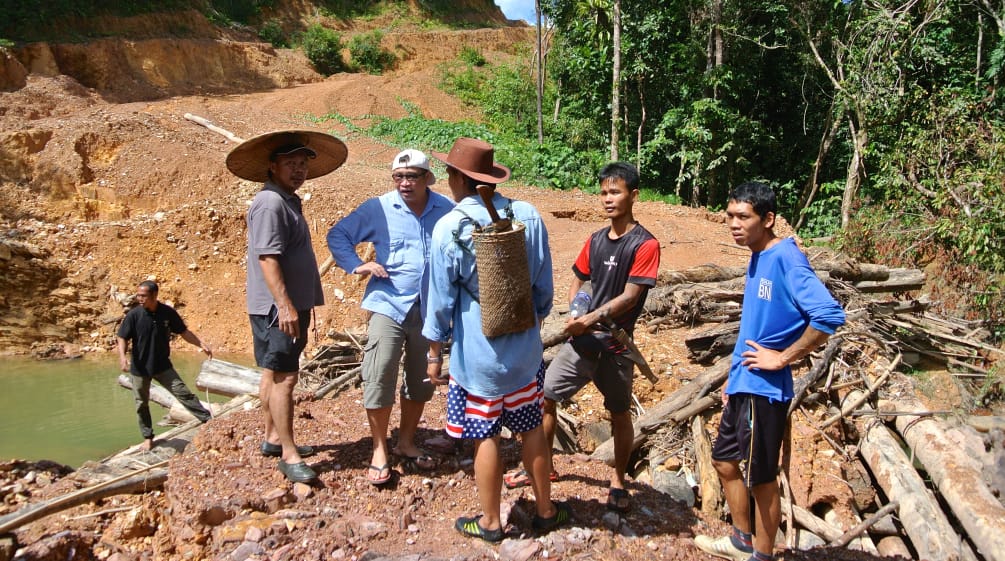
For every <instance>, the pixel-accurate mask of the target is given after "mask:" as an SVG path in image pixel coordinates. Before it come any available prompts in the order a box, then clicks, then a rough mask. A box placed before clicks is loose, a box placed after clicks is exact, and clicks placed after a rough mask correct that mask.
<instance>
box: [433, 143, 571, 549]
mask: <svg viewBox="0 0 1005 561" xmlns="http://www.w3.org/2000/svg"><path fill="white" fill-rule="evenodd" d="M433 156H434V157H435V158H437V159H438V160H440V161H442V162H443V163H444V164H446V165H447V178H448V184H449V186H450V192H451V194H452V195H453V197H454V200H455V201H456V202H457V206H456V207H454V210H452V211H450V212H449V213H447V215H446V216H444V217H443V218H441V219H440V221H439V222H437V223H436V227H435V228H433V238H432V251H431V253H430V263H429V276H430V278H429V291H428V294H427V298H426V319H425V323H424V324H423V329H422V334H423V335H424V336H425V337H426V338H427V339H429V341H430V345H429V365H428V368H427V374H428V375H429V379H430V381H432V382H433V383H434V384H447V383H448V382H449V387H448V389H447V429H446V430H447V434H448V435H450V436H452V437H454V438H470V439H473V440H474V441H475V484H476V486H477V487H478V500H479V502H480V504H481V509H482V514H481V515H477V516H473V517H461V518H458V519H457V522H456V523H455V525H454V527H455V528H456V529H457V530H458V531H459V532H461V533H462V534H464V535H466V536H471V537H475V538H480V539H483V540H485V541H489V542H500V541H502V539H503V537H504V536H505V529H504V527H503V524H502V520H501V516H500V502H501V497H500V493H501V489H502V483H503V481H502V477H503V467H502V462H501V459H500V449H499V434H500V432H501V430H502V427H503V426H506V427H507V428H509V429H510V430H511V431H512V432H514V433H518V434H520V435H521V439H522V441H523V462H524V465H526V466H527V468H528V469H529V470H531V472H532V473H533V474H534V475H535V477H533V488H534V498H535V500H536V508H537V513H536V515H535V516H534V519H533V522H532V525H533V529H534V530H535V531H538V532H544V531H548V530H550V529H552V528H554V527H556V526H558V525H560V524H565V523H567V522H568V521H569V520H570V518H571V511H570V509H569V506H568V505H567V504H565V503H561V502H553V501H552V500H551V482H550V481H549V480H548V470H549V469H550V462H549V450H548V448H547V443H546V441H545V438H544V431H543V430H542V428H541V400H542V393H541V392H542V388H543V384H544V362H543V360H542V353H543V347H542V344H541V331H540V322H541V320H543V319H544V318H545V317H546V316H547V315H548V313H549V312H550V311H551V303H552V297H553V285H552V270H551V252H550V250H549V248H548V232H547V230H545V228H544V220H542V218H541V215H540V214H539V213H538V212H537V210H536V209H535V208H534V207H533V206H531V205H530V204H528V203H525V202H521V201H509V200H507V199H506V198H504V197H502V196H501V195H499V194H498V193H494V194H493V198H492V203H493V205H494V206H495V207H496V208H502V209H503V213H504V214H506V215H507V216H508V218H510V219H511V220H515V221H518V222H520V223H522V224H523V225H524V232H525V236H526V239H525V240H526V249H527V268H528V270H529V274H530V281H531V285H532V286H531V294H532V300H533V307H534V313H535V314H536V316H537V321H536V322H534V323H533V325H532V326H531V327H530V328H529V329H526V330H523V331H519V332H516V333H508V334H504V335H499V336H497V337H492V338H489V337H486V336H485V334H484V333H483V332H482V327H481V315H482V308H481V305H480V304H479V299H478V294H479V284H478V275H477V271H476V261H475V255H474V252H475V248H474V245H473V244H472V238H471V235H472V230H473V227H474V226H473V224H472V221H474V222H478V223H479V224H481V225H482V226H485V225H488V223H489V222H490V215H489V213H488V211H487V209H486V208H485V207H484V206H483V205H482V203H481V202H480V201H479V198H478V194H477V191H476V187H477V186H478V185H480V184H488V185H490V186H492V187H494V186H495V184H497V183H501V182H503V181H506V180H507V179H509V176H510V170H509V169H508V168H506V167H505V166H502V165H499V164H497V163H495V161H494V158H495V156H494V149H493V147H492V145H491V144H488V143H487V142H483V141H481V140H477V139H474V138H458V139H457V140H456V141H455V142H454V145H453V147H452V148H451V149H450V153H449V154H442V153H437V152H433ZM451 337H452V338H453V341H454V343H453V346H452V347H451V354H450V375H449V376H446V375H445V374H444V373H443V372H442V371H441V367H442V366H443V364H442V360H441V359H440V353H441V352H442V346H443V342H445V341H447V340H448V339H450V338H451Z"/></svg>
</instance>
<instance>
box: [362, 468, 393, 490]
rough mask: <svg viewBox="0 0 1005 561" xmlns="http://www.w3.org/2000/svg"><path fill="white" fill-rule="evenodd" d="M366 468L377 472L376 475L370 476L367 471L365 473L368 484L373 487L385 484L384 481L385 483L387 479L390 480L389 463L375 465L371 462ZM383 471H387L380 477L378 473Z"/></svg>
mask: <svg viewBox="0 0 1005 561" xmlns="http://www.w3.org/2000/svg"><path fill="white" fill-rule="evenodd" d="M368 469H370V470H373V471H375V472H377V477H370V473H369V472H367V474H366V480H367V481H369V482H370V485H373V486H374V487H379V486H381V485H383V484H385V483H387V482H388V481H390V480H391V465H390V464H384V465H382V466H375V465H372V464H371V465H370V467H369V468H368ZM385 471H386V472H387V475H385V476H384V477H381V476H380V474H382V473H384V472H385Z"/></svg>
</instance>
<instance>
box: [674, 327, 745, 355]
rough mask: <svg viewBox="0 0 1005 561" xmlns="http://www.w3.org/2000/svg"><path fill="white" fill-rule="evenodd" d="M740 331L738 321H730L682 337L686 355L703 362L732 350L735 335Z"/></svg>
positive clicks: (734, 344) (734, 343)
mask: <svg viewBox="0 0 1005 561" xmlns="http://www.w3.org/2000/svg"><path fill="white" fill-rule="evenodd" d="M739 332H740V322H738V321H731V322H729V323H724V324H722V325H718V326H716V327H713V328H711V329H706V330H705V331H702V332H700V333H695V334H693V335H689V336H687V337H685V338H684V346H686V347H687V352H688V357H689V358H690V359H691V360H692V361H694V362H698V363H702V364H705V363H707V362H711V361H713V360H715V359H717V358H718V357H720V356H722V355H725V354H728V353H731V352H733V347H735V346H736V336H737V335H738V334H739Z"/></svg>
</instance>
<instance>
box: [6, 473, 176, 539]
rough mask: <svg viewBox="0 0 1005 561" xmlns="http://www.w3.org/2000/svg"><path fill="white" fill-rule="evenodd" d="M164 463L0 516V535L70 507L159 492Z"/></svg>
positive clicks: (165, 475) (163, 479)
mask: <svg viewBox="0 0 1005 561" xmlns="http://www.w3.org/2000/svg"><path fill="white" fill-rule="evenodd" d="M167 476H168V470H167V462H166V461H164V462H160V463H157V464H154V465H152V466H150V467H149V468H147V469H145V470H141V471H139V472H132V473H129V474H127V475H124V476H122V477H119V478H116V479H112V480H110V481H106V482H104V483H99V484H98V485H95V486H93V487H87V488H85V489H80V490H79V491H75V492H73V493H69V494H67V495H60V496H58V497H54V498H52V499H49V500H46V501H42V502H40V503H37V504H33V505H31V506H28V507H25V508H22V509H21V510H18V511H16V512H12V513H10V514H8V515H6V516H2V517H0V534H6V533H8V532H10V531H11V530H14V529H17V528H20V527H21V526H24V525H25V524H28V523H29V522H34V521H35V520H38V519H40V518H44V517H46V516H49V515H50V514H54V513H57V512H61V511H63V510H66V509H68V508H73V507H75V506H78V505H82V504H84V503H89V502H91V501H97V500H100V499H103V498H105V497H111V496H113V495H122V494H126V493H135V492H137V491H140V492H146V491H150V490H153V489H158V488H160V487H161V486H163V485H164V482H165V481H167Z"/></svg>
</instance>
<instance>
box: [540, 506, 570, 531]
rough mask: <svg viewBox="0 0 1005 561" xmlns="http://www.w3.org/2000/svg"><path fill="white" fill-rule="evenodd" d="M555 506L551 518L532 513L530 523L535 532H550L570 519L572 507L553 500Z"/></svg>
mask: <svg viewBox="0 0 1005 561" xmlns="http://www.w3.org/2000/svg"><path fill="white" fill-rule="evenodd" d="M555 508H556V509H557V510H556V512H555V515H554V516H552V517H551V518H543V517H541V516H537V515H534V520H533V521H532V522H531V524H530V525H531V527H532V528H533V529H534V531H535V532H538V533H544V532H550V531H552V530H554V529H555V528H557V527H559V526H561V525H563V524H565V523H567V522H569V521H570V520H572V507H570V506H569V503H566V502H564V501H563V502H558V501H555Z"/></svg>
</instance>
